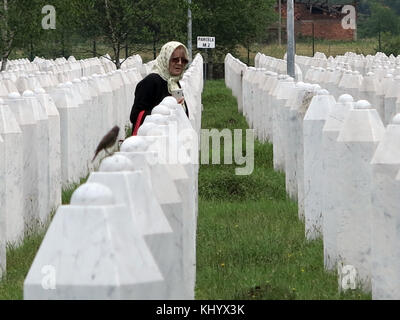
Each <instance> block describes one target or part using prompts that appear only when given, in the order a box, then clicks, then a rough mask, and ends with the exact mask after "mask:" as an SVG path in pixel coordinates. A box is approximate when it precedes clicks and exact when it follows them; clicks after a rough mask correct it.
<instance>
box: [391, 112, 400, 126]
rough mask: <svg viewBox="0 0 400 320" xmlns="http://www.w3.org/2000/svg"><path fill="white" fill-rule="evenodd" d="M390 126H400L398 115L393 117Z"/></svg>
mask: <svg viewBox="0 0 400 320" xmlns="http://www.w3.org/2000/svg"><path fill="white" fill-rule="evenodd" d="M392 124H400V113H398V114H396V115H395V116H394V117H393V120H392Z"/></svg>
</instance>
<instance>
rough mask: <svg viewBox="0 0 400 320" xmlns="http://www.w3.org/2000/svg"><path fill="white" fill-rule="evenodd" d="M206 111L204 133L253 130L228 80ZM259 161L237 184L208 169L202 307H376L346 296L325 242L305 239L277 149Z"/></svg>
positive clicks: (230, 170)
mask: <svg viewBox="0 0 400 320" xmlns="http://www.w3.org/2000/svg"><path fill="white" fill-rule="evenodd" d="M203 104H204V111H203V119H202V128H203V129H211V128H216V129H219V130H221V129H224V128H229V129H247V128H248V126H247V124H246V121H245V119H244V117H243V116H242V115H240V114H239V113H238V111H237V102H236V99H235V98H234V97H233V96H232V94H231V91H230V90H229V89H227V88H226V87H225V84H224V81H223V80H216V81H207V82H206V84H205V90H204V92H203ZM243 140H244V141H245V139H243ZM222 145H223V144H221V152H222V150H223V147H222ZM243 153H244V152H243ZM244 154H245V153H244ZM254 157H255V168H254V172H253V173H252V174H251V175H249V176H236V175H235V171H234V170H235V168H236V165H202V166H201V167H200V173H199V214H198V229H197V279H196V299H198V300H219V299H223V300H225V299H226V300H291V299H300V300H304V299H307V300H308V299H310V300H320V299H321V300H322V299H324V300H339V299H350V300H363V299H367V300H369V299H371V295H369V294H363V293H362V292H360V291H358V290H354V291H352V290H349V291H347V292H346V293H339V292H338V279H337V276H336V272H327V271H325V270H324V263H323V243H322V240H315V241H307V240H306V239H305V235H304V223H303V222H302V221H300V220H299V219H298V216H297V204H296V203H295V202H293V201H290V200H289V199H288V198H287V196H286V191H285V176H284V175H283V174H281V173H277V172H275V171H274V170H273V162H272V159H273V158H272V145H271V144H269V143H260V142H258V141H256V142H255V151H254ZM210 163H211V162H210Z"/></svg>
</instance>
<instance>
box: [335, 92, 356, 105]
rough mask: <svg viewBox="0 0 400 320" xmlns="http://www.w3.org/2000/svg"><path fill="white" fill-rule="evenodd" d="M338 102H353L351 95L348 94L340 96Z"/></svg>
mask: <svg viewBox="0 0 400 320" xmlns="http://www.w3.org/2000/svg"><path fill="white" fill-rule="evenodd" d="M338 102H340V103H346V102H354V99H353V97H352V96H351V95H349V94H347V93H346V94H342V95H341V96H340V97H339V100H338Z"/></svg>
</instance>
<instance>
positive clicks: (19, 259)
mask: <svg viewBox="0 0 400 320" xmlns="http://www.w3.org/2000/svg"><path fill="white" fill-rule="evenodd" d="M86 180H87V177H86V178H84V179H81V181H80V183H77V184H74V185H71V186H70V187H68V188H66V189H64V190H63V192H62V195H61V196H62V204H63V205H66V204H69V202H70V200H71V196H72V194H73V192H74V191H75V190H76V189H77V188H78V187H79V186H80V185H81V184H83V183H85V182H86ZM54 214H55V212H53V213H52V214H51V216H50V219H49V221H48V223H46V225H44V226H42V227H41V228H39V229H38V230H36V231H35V232H30V234H29V235H27V236H26V237H25V239H24V241H23V243H22V244H21V245H20V246H19V247H12V246H8V248H7V273H6V276H5V277H3V279H2V280H1V281H0V300H22V299H23V286H24V280H25V278H26V276H27V274H28V271H29V269H30V267H31V265H32V263H33V260H34V258H35V256H36V253H37V251H38V250H39V247H40V244H41V243H42V241H43V238H44V236H45V234H46V231H47V229H48V227H49V225H50V222H51V220H52V218H53V217H54Z"/></svg>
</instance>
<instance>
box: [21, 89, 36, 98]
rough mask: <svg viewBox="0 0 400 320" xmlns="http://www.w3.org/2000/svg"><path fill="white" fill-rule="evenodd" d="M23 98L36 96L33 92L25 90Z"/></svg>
mask: <svg viewBox="0 0 400 320" xmlns="http://www.w3.org/2000/svg"><path fill="white" fill-rule="evenodd" d="M22 96H23V97H24V98H32V97H34V96H35V94H34V93H33V91H31V90H25V91H24V93H23V94H22Z"/></svg>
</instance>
